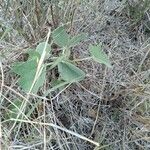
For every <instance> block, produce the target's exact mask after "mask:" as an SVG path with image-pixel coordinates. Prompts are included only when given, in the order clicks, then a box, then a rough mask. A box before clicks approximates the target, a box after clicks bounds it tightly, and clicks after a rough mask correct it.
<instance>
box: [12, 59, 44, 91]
mask: <svg viewBox="0 0 150 150" xmlns="http://www.w3.org/2000/svg"><path fill="white" fill-rule="evenodd" d="M36 70H37V59H35V58H34V59H31V60H28V61H26V62H21V63H15V64H14V66H13V67H12V71H13V72H14V73H16V74H18V75H20V79H19V81H18V84H19V85H20V86H21V87H22V89H23V90H24V91H25V92H29V90H30V88H31V86H32V83H33V81H34V78H35V74H36ZM45 76H46V68H45V67H44V68H43V70H42V73H41V75H40V76H39V78H38V80H37V81H36V83H35V84H34V86H33V89H32V91H31V93H35V94H36V93H37V92H38V89H39V88H40V87H41V86H42V85H43V83H44V81H45Z"/></svg>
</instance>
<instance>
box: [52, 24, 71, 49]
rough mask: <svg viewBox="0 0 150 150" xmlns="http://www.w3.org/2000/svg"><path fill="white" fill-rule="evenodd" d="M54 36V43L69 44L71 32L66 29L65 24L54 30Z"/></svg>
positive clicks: (63, 45)
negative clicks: (68, 32)
mask: <svg viewBox="0 0 150 150" xmlns="http://www.w3.org/2000/svg"><path fill="white" fill-rule="evenodd" d="M52 38H53V40H54V43H56V44H57V45H59V46H60V47H65V46H67V44H68V42H69V40H70V37H69V34H67V32H66V31H65V28H64V26H61V27H58V28H57V29H55V30H54V31H53V32H52Z"/></svg>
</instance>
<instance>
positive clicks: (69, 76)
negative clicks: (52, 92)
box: [58, 61, 85, 82]
mask: <svg viewBox="0 0 150 150" xmlns="http://www.w3.org/2000/svg"><path fill="white" fill-rule="evenodd" d="M58 71H59V73H60V76H61V78H62V79H63V80H64V81H67V82H77V81H80V80H83V79H84V77H85V73H84V72H83V71H82V70H81V69H79V68H78V67H76V66H74V65H73V64H71V63H69V62H64V61H63V62H60V63H59V64H58Z"/></svg>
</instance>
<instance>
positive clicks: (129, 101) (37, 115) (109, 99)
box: [0, 0, 150, 150]
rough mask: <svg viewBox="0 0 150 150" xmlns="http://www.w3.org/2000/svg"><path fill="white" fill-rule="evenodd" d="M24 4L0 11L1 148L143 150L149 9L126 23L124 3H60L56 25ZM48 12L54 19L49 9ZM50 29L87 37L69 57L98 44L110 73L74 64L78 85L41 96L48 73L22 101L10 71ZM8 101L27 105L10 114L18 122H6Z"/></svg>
mask: <svg viewBox="0 0 150 150" xmlns="http://www.w3.org/2000/svg"><path fill="white" fill-rule="evenodd" d="M30 2H31V1H23V4H20V3H19V0H17V1H15V2H12V1H7V2H5V1H3V3H1V4H0V5H1V8H0V14H2V15H1V17H0V27H1V28H0V33H3V32H2V31H3V30H4V31H5V30H6V29H10V31H9V32H8V33H7V34H6V35H5V36H4V37H3V39H2V40H1V41H0V59H1V60H0V70H1V71H0V72H1V73H0V91H1V92H0V99H1V104H0V106H1V127H2V134H1V135H2V140H1V145H2V149H19V150H23V149H31V150H33V149H34V150H35V149H38V150H42V149H50V150H58V149H61V150H69V149H70V150H74V149H75V150H77V149H79V150H88V149H89V150H92V149H94V148H95V149H103V150H111V149H112V150H136V149H137V150H142V149H143V150H148V149H150V135H149V132H150V117H149V115H150V99H149V97H150V68H149V66H150V59H149V58H150V53H149V52H150V38H149V35H150V30H149V29H150V13H149V12H150V10H149V9H146V10H145V12H144V16H142V18H140V20H139V21H138V22H136V24H133V22H134V18H132V16H131V15H132V14H131V12H130V11H128V10H129V9H128V7H129V6H128V3H126V1H120V0H113V1H111V0H94V1H91V0H89V1H85V0H84V1H82V2H81V3H77V2H76V1H69V0H68V2H66V3H64V5H62V4H61V5H60V6H63V7H61V9H60V10H59V11H60V14H61V15H60V14H59V15H58V18H57V17H56V16H55V15H54V18H53V17H51V7H50V5H49V3H48V1H42V2H39V1H38V0H36V1H35V2H37V3H36V4H35V3H32V4H31V3H30ZM6 4H8V5H6ZM131 4H132V6H133V7H134V3H131ZM40 6H41V7H40ZM6 8H7V9H6ZM53 9H54V14H55V13H56V12H57V11H58V10H57V7H55V6H54V7H53ZM18 11H19V12H18ZM41 12H42V13H41ZM71 12H74V15H73V17H72V14H71ZM54 19H55V21H54ZM54 22H55V23H54ZM58 23H60V24H62V23H66V24H69V25H71V28H70V32H71V33H72V34H76V33H80V32H85V33H88V35H89V38H88V39H87V40H86V41H85V42H84V43H81V44H80V45H79V46H76V47H75V48H74V49H73V57H74V58H83V57H85V56H89V53H88V50H87V48H88V45H89V43H102V46H103V49H104V51H105V52H106V53H107V54H108V56H109V57H110V60H111V62H112V65H113V68H112V69H108V68H106V67H104V66H103V65H99V64H97V63H95V62H92V61H83V62H80V63H79V64H78V65H80V66H81V67H82V68H83V70H84V71H85V72H86V73H87V77H86V79H85V80H84V81H82V82H80V83H77V84H73V85H69V86H67V87H66V88H65V89H63V90H62V91H58V90H56V91H54V92H53V93H52V94H51V95H49V96H47V97H42V96H41V95H43V93H44V92H45V91H46V90H47V88H48V82H49V78H50V77H51V76H53V74H54V73H53V72H52V73H51V72H50V73H49V72H48V73H47V80H46V81H45V85H44V86H43V88H42V89H41V90H40V91H39V93H38V95H30V98H29V99H27V93H24V92H23V91H22V90H21V89H20V88H19V87H18V85H17V80H18V77H17V76H15V75H14V74H12V73H11V71H10V70H11V65H12V63H13V62H15V61H16V60H23V59H24V55H23V52H25V51H26V49H27V48H33V47H35V46H36V45H37V43H39V42H40V41H43V40H44V39H45V38H46V34H47V26H50V24H51V26H52V29H53V28H54V26H57V25H58ZM15 99H20V100H21V101H23V102H26V101H27V107H26V110H27V113H25V112H23V111H22V110H20V108H17V109H18V113H22V114H23V116H24V118H23V119H22V120H21V119H8V118H7V117H6V114H7V112H8V111H9V110H8V109H9V107H8V106H9V105H10V104H14V100H15ZM14 105H15V104H14ZM16 107H17V106H16ZM47 123H48V124H47ZM89 140H91V141H89ZM92 142H93V143H92ZM94 142H95V143H94ZM98 144H99V145H100V146H99V147H96V145H98Z"/></svg>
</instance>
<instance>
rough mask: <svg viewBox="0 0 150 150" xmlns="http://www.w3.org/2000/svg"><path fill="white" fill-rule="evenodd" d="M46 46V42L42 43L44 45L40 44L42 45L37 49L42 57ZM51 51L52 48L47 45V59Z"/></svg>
mask: <svg viewBox="0 0 150 150" xmlns="http://www.w3.org/2000/svg"><path fill="white" fill-rule="evenodd" d="M45 44H46V42H42V43H40V44H39V45H38V46H37V47H36V52H38V53H39V54H40V56H41V55H42V53H43V50H44V48H45ZM50 51H51V46H50V44H47V47H46V52H47V55H46V57H47V58H48V57H49V55H48V53H49V52H50Z"/></svg>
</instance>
